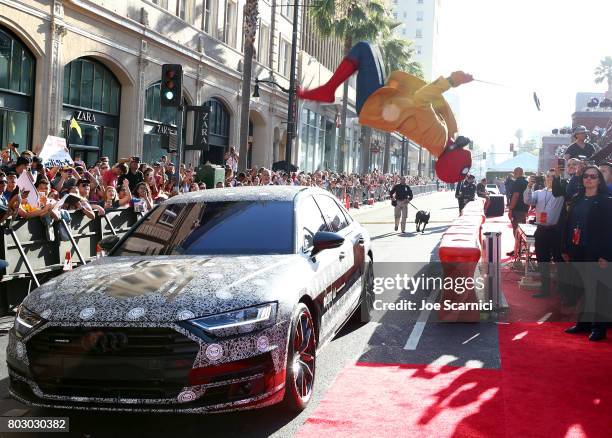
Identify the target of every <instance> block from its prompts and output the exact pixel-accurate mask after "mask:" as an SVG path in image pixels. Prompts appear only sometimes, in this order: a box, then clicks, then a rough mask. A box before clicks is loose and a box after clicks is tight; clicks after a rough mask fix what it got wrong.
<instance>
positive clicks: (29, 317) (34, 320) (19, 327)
mask: <svg viewBox="0 0 612 438" xmlns="http://www.w3.org/2000/svg"><path fill="white" fill-rule="evenodd" d="M44 321H45V320H44V319H43V318H41V317H40V316H39V315H38V314H36V313H34V312H32V311H31V310H29V309H28V308H27V307H25V306H24V305H21V306H19V311H18V312H17V315H16V316H15V332H16V333H17V334H18V335H19V336H21V337H23V336H25V335H27V334H28V333H30V332H31V331H32V330H33V329H34V328H35V327H36V326H38V325H40V324H42V323H43V322H44Z"/></svg>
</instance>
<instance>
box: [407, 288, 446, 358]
mask: <svg viewBox="0 0 612 438" xmlns="http://www.w3.org/2000/svg"><path fill="white" fill-rule="evenodd" d="M439 293H440V291H435V292H432V293H431V295H430V296H429V298H428V299H427V302H428V303H429V304H433V303H434V302H435V301H436V299H437V298H438V294H439ZM430 313H431V310H421V314H420V315H419V319H418V320H417V322H416V323H415V324H414V327H413V328H412V332H411V333H410V336H409V337H408V340H407V341H406V345H404V350H416V348H417V345H419V340H420V339H421V335H422V334H423V330H425V324H427V320H428V319H429V314H430Z"/></svg>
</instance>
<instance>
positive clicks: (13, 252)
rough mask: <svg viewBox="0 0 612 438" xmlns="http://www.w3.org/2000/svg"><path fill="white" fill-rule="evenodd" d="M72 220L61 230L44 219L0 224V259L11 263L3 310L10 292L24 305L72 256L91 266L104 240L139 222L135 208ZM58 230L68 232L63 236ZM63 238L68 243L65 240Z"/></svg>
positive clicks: (4, 275) (3, 279)
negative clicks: (25, 300)
mask: <svg viewBox="0 0 612 438" xmlns="http://www.w3.org/2000/svg"><path fill="white" fill-rule="evenodd" d="M70 217H71V219H70V222H66V221H63V220H62V221H60V222H59V225H58V226H57V227H54V226H53V225H48V224H47V223H46V222H44V221H42V220H41V219H40V218H32V219H22V218H13V219H10V220H7V221H5V222H4V223H3V224H0V238H1V239H2V242H1V243H0V258H2V259H4V260H6V261H7V262H8V263H9V265H8V267H7V268H5V270H4V271H0V285H1V289H2V290H1V291H0V295H1V298H0V310H6V304H7V303H6V301H7V292H8V291H9V290H10V292H11V296H12V299H14V300H16V301H17V302H21V299H23V297H24V296H25V295H26V294H27V293H29V292H30V290H31V289H32V288H33V286H34V287H38V286H40V284H41V283H43V282H44V281H42V280H41V278H43V277H44V279H45V280H48V279H49V278H50V277H51V276H54V275H56V274H58V273H60V272H61V271H62V270H63V268H64V258H65V255H66V254H67V253H68V252H70V254H71V260H72V255H73V254H74V255H75V256H76V258H77V259H78V263H81V264H84V263H87V262H88V261H90V260H92V259H93V258H95V257H96V246H97V244H98V242H99V241H100V239H102V238H103V237H105V236H108V235H110V234H114V235H119V236H121V235H123V234H124V233H125V232H127V230H129V228H130V227H131V226H132V225H134V224H135V223H136V222H137V220H138V216H137V214H136V213H135V212H134V210H133V209H132V208H123V209H117V210H109V211H107V212H106V215H105V216H99V215H96V217H95V218H94V219H90V218H88V217H87V216H85V215H84V214H83V213H82V212H80V211H77V212H72V213H71V214H70ZM58 227H64V230H63V231H62V232H61V233H60V232H59V230H58ZM62 234H63V237H64V238H67V240H62ZM23 280H25V284H24V281H23ZM9 285H10V288H9Z"/></svg>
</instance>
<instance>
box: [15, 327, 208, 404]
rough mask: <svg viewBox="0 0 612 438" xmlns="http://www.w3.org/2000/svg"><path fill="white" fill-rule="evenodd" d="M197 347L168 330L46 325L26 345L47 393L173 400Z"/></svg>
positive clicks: (183, 383) (186, 378)
mask: <svg viewBox="0 0 612 438" xmlns="http://www.w3.org/2000/svg"><path fill="white" fill-rule="evenodd" d="M198 350H199V345H198V344H197V343H196V342H194V341H192V340H191V339H189V338H187V337H185V336H184V335H182V334H180V333H178V332H176V331H174V330H172V329H169V328H137V327H127V328H126V327H122V328H119V327H117V328H92V327H50V328H48V329H46V330H43V331H42V332H41V333H39V334H37V335H36V336H34V337H33V338H32V339H31V340H30V341H29V342H28V345H27V351H28V358H29V361H30V372H31V373H32V376H33V378H34V380H35V381H36V383H37V384H38V385H39V387H40V389H41V390H42V391H43V392H44V393H45V394H50V395H60V396H74V397H99V398H112V399H119V398H129V399H160V398H175V397H176V396H177V395H178V393H179V392H180V390H181V389H182V388H183V387H185V386H189V371H190V370H191V367H192V365H193V363H194V360H195V358H196V355H197V353H198Z"/></svg>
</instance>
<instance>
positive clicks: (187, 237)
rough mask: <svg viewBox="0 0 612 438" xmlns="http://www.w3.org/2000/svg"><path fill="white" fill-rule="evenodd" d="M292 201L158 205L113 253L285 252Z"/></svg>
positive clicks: (289, 250)
mask: <svg viewBox="0 0 612 438" xmlns="http://www.w3.org/2000/svg"><path fill="white" fill-rule="evenodd" d="M293 234H294V233H293V202H287V201H284V202H281V201H263V202H262V201H235V202H197V203H196V202H193V203H177V204H168V205H161V206H159V207H158V208H156V209H155V210H154V211H152V212H151V213H150V214H149V215H148V216H147V217H146V218H145V219H144V220H143V221H142V222H141V223H140V224H138V225H137V226H136V228H134V229H132V230H131V231H130V233H129V234H128V236H127V238H126V239H125V240H124V241H123V242H122V243H121V244H120V245H119V246H118V247H117V248H116V249H115V250H114V251H113V253H112V254H111V255H113V256H143V255H180V254H184V255H202V254H247V255H252V254H290V253H292V252H293V246H294V245H293V240H294V236H293Z"/></svg>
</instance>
